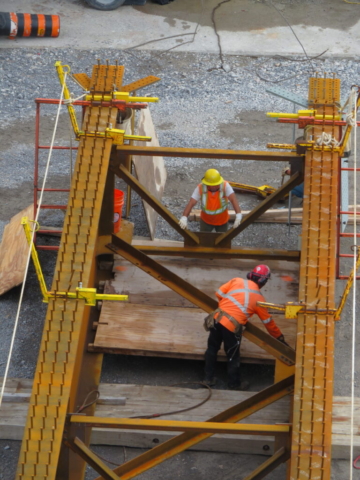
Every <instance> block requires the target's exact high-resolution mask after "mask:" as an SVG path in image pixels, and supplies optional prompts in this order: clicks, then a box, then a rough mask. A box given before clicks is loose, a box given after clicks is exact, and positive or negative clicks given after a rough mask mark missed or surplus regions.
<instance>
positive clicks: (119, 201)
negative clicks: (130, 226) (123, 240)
mask: <svg viewBox="0 0 360 480" xmlns="http://www.w3.org/2000/svg"><path fill="white" fill-rule="evenodd" d="M123 205H124V192H122V191H121V190H117V189H115V190H114V233H117V232H119V231H120V226H121V215H122V209H123Z"/></svg>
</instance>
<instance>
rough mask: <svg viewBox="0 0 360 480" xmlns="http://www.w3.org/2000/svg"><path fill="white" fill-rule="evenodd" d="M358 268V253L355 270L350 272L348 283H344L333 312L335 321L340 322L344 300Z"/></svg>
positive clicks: (359, 256) (359, 255) (359, 254)
mask: <svg viewBox="0 0 360 480" xmlns="http://www.w3.org/2000/svg"><path fill="white" fill-rule="evenodd" d="M359 267H360V251H359V253H358V255H357V259H356V265H355V268H353V269H352V270H351V273H350V275H349V278H348V281H347V282H346V285H345V289H344V293H343V294H342V296H341V300H340V303H339V306H338V308H337V310H336V312H335V320H340V315H341V312H342V311H343V308H344V305H345V302H346V299H347V297H348V295H349V293H350V289H351V287H352V284H353V283H354V278H355V276H356V272H357V271H358V269H359Z"/></svg>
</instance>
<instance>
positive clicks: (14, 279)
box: [0, 205, 34, 295]
mask: <svg viewBox="0 0 360 480" xmlns="http://www.w3.org/2000/svg"><path fill="white" fill-rule="evenodd" d="M22 217H29V219H32V218H33V217H34V205H29V206H28V207H26V208H24V210H22V211H21V212H19V213H18V214H17V215H15V216H14V217H12V219H11V220H10V223H8V224H7V225H6V227H5V229H4V234H3V237H2V241H1V245H0V295H2V294H3V293H5V292H7V291H8V290H10V289H11V288H13V287H16V286H18V285H20V284H21V283H22V281H23V279H24V273H25V267H26V259H27V255H28V251H29V245H28V243H27V240H26V237H25V233H24V229H23V226H22V225H21V223H20V222H21V219H22Z"/></svg>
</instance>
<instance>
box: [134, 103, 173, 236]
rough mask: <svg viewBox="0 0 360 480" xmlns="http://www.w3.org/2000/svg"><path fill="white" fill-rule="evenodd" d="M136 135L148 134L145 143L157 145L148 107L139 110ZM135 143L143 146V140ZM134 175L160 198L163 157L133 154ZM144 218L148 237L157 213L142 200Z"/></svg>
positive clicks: (153, 226) (163, 167) (163, 171)
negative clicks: (148, 139) (147, 228)
mask: <svg viewBox="0 0 360 480" xmlns="http://www.w3.org/2000/svg"><path fill="white" fill-rule="evenodd" d="M137 135H145V136H146V135H148V136H150V137H151V138H152V140H151V141H150V142H147V143H146V145H147V146H149V147H159V146H160V144H159V140H158V137H157V135H156V131H155V127H154V124H153V121H152V118H151V114H150V110H149V109H148V108H146V109H144V110H141V114H140V119H139V124H138V131H137ZM134 143H135V145H140V146H143V145H144V142H134ZM133 162H134V166H135V172H136V176H137V178H138V180H139V182H140V183H141V184H142V185H144V187H145V188H146V189H147V190H148V191H149V192H150V193H151V194H152V195H154V197H156V198H157V200H161V198H162V195H163V192H164V188H165V183H166V168H165V163H164V159H163V157H142V156H139V155H134V156H133ZM143 205H144V210H145V215H146V220H147V223H148V227H149V232H150V237H151V239H153V238H154V237H155V228H156V220H157V217H158V214H157V213H156V212H155V210H154V209H153V208H151V207H150V206H149V204H148V203H147V202H145V201H143Z"/></svg>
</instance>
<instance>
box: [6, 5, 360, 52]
mask: <svg viewBox="0 0 360 480" xmlns="http://www.w3.org/2000/svg"><path fill="white" fill-rule="evenodd" d="M219 3H221V2H220V0H174V1H173V2H171V3H170V4H168V5H164V6H161V5H158V4H155V3H152V2H151V0H148V1H147V3H146V5H144V6H141V7H140V6H139V7H132V6H126V7H119V8H118V9H117V10H114V11H109V12H102V11H99V10H94V9H91V8H90V7H88V6H87V5H86V4H85V3H84V2H83V1H82V0H2V2H1V11H3V12H9V11H15V12H18V13H45V14H57V15H59V16H60V19H61V29H60V36H59V37H58V38H36V37H35V38H16V39H15V40H9V39H8V38H7V37H0V48H24V47H34V48H41V47H50V48H54V49H55V48H64V47H71V48H79V49H94V50H95V49H96V50H97V49H102V48H114V49H125V48H131V47H135V46H136V45H139V44H143V43H144V42H152V43H148V44H146V45H143V46H142V47H139V48H142V49H147V50H167V49H173V48H174V47H175V51H184V52H207V53H218V52H219V45H218V40H217V36H216V34H215V31H214V26H213V22H212V19H211V17H212V12H213V11H214V8H215V7H216V6H217V5H219ZM359 16H360V5H354V4H348V3H345V2H344V1H343V0H301V1H300V0H278V1H275V0H272V1H271V0H229V1H228V2H227V3H223V4H222V5H220V6H219V7H218V8H216V10H215V22H216V26H217V30H218V33H219V37H220V42H221V47H222V50H223V53H224V54H232V55H255V56H258V55H261V56H262V55H275V54H283V55H303V50H302V47H301V45H300V44H299V42H298V41H297V39H296V37H295V35H294V33H293V32H292V31H291V29H290V27H289V25H288V24H287V22H288V23H289V24H290V25H291V26H292V28H293V30H294V32H295V34H296V36H297V37H298V38H299V40H300V42H301V43H302V44H303V46H304V48H305V49H306V51H307V53H308V55H311V56H313V55H319V54H320V53H322V52H323V51H325V50H327V52H326V54H325V56H338V57H357V56H360V41H359V40H360V19H359V18H360V17H359ZM195 31H196V35H195V36H194V35H192V33H193V32H195ZM174 35H175V36H176V37H175V38H166V37H173V36H174ZM154 40H158V41H154Z"/></svg>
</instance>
